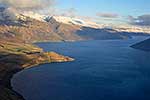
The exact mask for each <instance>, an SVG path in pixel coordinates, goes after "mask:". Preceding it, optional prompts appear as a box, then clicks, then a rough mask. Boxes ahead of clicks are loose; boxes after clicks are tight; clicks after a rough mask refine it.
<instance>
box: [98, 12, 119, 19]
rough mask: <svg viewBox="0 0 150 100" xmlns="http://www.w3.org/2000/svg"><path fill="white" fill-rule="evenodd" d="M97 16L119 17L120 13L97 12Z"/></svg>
mask: <svg viewBox="0 0 150 100" xmlns="http://www.w3.org/2000/svg"><path fill="white" fill-rule="evenodd" d="M96 16H98V17H103V18H118V17H119V15H118V14H116V13H101V12H99V13H97V14H96Z"/></svg>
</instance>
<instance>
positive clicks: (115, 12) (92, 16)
mask: <svg viewBox="0 0 150 100" xmlns="http://www.w3.org/2000/svg"><path fill="white" fill-rule="evenodd" d="M18 1H19V2H18ZM0 4H1V5H5V6H7V7H10V8H15V9H17V10H20V11H21V12H22V11H33V12H35V11H38V12H40V13H41V12H42V13H46V14H50V15H61V16H69V17H76V18H81V19H85V20H91V21H95V22H96V23H103V24H116V25H118V24H130V25H138V26H150V0H0Z"/></svg>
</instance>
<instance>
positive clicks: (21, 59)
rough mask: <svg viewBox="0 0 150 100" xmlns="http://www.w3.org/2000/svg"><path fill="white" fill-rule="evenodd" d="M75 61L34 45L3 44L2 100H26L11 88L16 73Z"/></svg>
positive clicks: (0, 63)
mask: <svg viewBox="0 0 150 100" xmlns="http://www.w3.org/2000/svg"><path fill="white" fill-rule="evenodd" d="M73 60H74V59H73V58H70V57H68V56H63V55H60V54H57V53H55V52H44V51H43V50H42V49H41V48H39V47H36V46H34V45H32V44H21V43H11V42H7V43H6V42H1V46H0V99H1V100H25V99H24V98H23V96H21V95H20V94H19V93H17V92H16V91H14V90H13V87H12V86H11V79H12V77H13V75H15V74H16V73H18V72H20V71H22V70H24V69H27V68H32V67H36V66H37V65H41V64H46V63H54V62H69V61H73Z"/></svg>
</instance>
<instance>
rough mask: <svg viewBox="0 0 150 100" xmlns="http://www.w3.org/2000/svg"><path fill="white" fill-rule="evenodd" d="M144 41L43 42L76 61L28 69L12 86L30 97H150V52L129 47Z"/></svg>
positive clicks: (108, 99)
mask: <svg viewBox="0 0 150 100" xmlns="http://www.w3.org/2000/svg"><path fill="white" fill-rule="evenodd" d="M141 40H143V38H134V39H131V40H109V41H108V40H107V41H104V40H103V41H86V42H74V43H39V44H37V45H38V46H40V47H42V48H44V50H45V51H50V50H53V51H56V52H58V53H61V54H65V55H68V56H71V57H74V58H75V59H76V60H75V61H74V62H67V63H53V64H45V65H41V66H39V67H35V68H31V69H26V70H24V71H22V72H19V73H18V74H16V75H15V76H14V78H13V79H12V85H13V87H14V89H15V90H16V91H17V92H19V93H20V94H22V95H23V96H24V97H25V99H26V100H150V53H149V52H144V51H140V50H135V49H132V48H130V47H129V46H130V45H132V44H134V43H136V42H139V41H141Z"/></svg>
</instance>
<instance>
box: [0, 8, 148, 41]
mask: <svg viewBox="0 0 150 100" xmlns="http://www.w3.org/2000/svg"><path fill="white" fill-rule="evenodd" d="M126 30H129V29H127V28H120V29H119V28H108V27H106V26H103V25H99V24H96V23H94V22H90V21H83V20H81V19H76V18H70V17H63V16H47V15H40V14H36V13H32V12H30V13H29V12H28V13H22V14H20V13H18V11H16V10H14V9H12V8H0V39H5V40H12V41H16V40H17V41H23V42H41V41H80V40H104V39H126V38H130V37H131V36H132V35H149V34H148V32H141V31H137V30H136V31H135V32H130V31H126Z"/></svg>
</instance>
